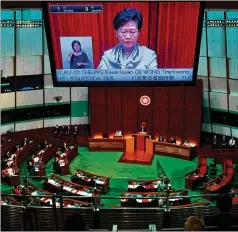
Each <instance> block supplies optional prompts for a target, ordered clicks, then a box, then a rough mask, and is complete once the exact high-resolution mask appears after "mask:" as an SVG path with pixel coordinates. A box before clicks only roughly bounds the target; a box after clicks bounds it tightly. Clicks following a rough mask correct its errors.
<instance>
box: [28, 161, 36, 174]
mask: <svg viewBox="0 0 238 232" xmlns="http://www.w3.org/2000/svg"><path fill="white" fill-rule="evenodd" d="M27 170H28V175H29V176H35V167H34V165H33V163H32V162H29V163H28V167H27Z"/></svg>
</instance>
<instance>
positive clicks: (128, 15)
mask: <svg viewBox="0 0 238 232" xmlns="http://www.w3.org/2000/svg"><path fill="white" fill-rule="evenodd" d="M142 24H143V17H142V14H141V12H139V11H138V10H136V9H134V8H126V9H124V10H122V11H120V12H119V13H118V14H117V15H116V16H115V18H114V20H113V25H114V29H115V33H116V37H117V38H118V41H119V44H118V45H116V46H115V47H113V48H112V49H109V50H107V51H105V52H104V54H103V56H102V59H101V62H100V64H99V66H98V68H99V69H156V68H157V66H158V64H157V56H156V53H155V51H153V50H151V49H149V48H147V47H146V46H140V45H139V44H138V42H137V40H138V38H139V36H140V30H141V28H142Z"/></svg>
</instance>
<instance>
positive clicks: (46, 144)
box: [44, 140, 49, 148]
mask: <svg viewBox="0 0 238 232" xmlns="http://www.w3.org/2000/svg"><path fill="white" fill-rule="evenodd" d="M47 147H49V144H48V141H47V140H45V143H44V148H47Z"/></svg>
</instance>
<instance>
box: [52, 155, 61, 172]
mask: <svg viewBox="0 0 238 232" xmlns="http://www.w3.org/2000/svg"><path fill="white" fill-rule="evenodd" d="M53 169H54V171H55V173H57V174H59V173H60V164H59V158H58V157H55V160H54V162H53Z"/></svg>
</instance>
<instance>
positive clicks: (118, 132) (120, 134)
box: [114, 130, 122, 137]
mask: <svg viewBox="0 0 238 232" xmlns="http://www.w3.org/2000/svg"><path fill="white" fill-rule="evenodd" d="M114 136H115V137H116V136H122V133H121V131H120V130H118V131H116V133H115V135H114Z"/></svg>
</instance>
